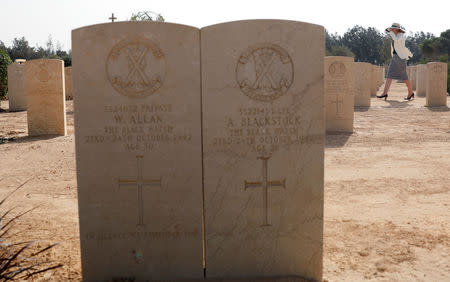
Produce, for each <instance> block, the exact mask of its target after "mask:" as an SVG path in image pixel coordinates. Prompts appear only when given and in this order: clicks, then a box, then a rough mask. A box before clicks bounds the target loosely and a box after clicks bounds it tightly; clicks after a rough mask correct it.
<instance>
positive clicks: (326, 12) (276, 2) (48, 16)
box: [0, 0, 450, 50]
mask: <svg viewBox="0 0 450 282" xmlns="http://www.w3.org/2000/svg"><path fill="white" fill-rule="evenodd" d="M145 10H150V11H154V12H157V13H160V14H162V15H163V16H164V18H165V19H166V21H167V22H173V23H180V24H186V25H191V26H195V27H204V26H208V25H212V24H216V23H221V22H227V21H234V20H243V19H285V20H296V21H302V22H309V23H314V24H319V25H322V26H324V27H325V28H326V29H327V30H328V31H330V32H332V33H334V32H337V33H339V34H343V33H344V32H345V31H346V30H347V29H348V28H351V27H353V26H354V25H356V24H358V25H361V26H363V27H369V26H372V27H375V28H377V29H379V30H384V29H385V28H386V27H388V26H390V24H391V23H393V22H399V23H400V24H401V25H403V26H404V27H405V28H406V29H407V30H408V31H424V32H431V33H434V34H435V35H436V36H439V34H440V33H441V32H442V31H444V30H446V29H449V28H450V17H449V15H448V13H449V12H448V11H449V10H450V1H449V0H420V1H419V0H395V1H393V0H390V1H387V0H377V1H365V0H308V1H300V0H297V1H295V0H271V1H268V0H259V1H254V0H247V1H246V0H221V1H216V0H184V1H182V0H159V1H150V0H122V1H118V0H0V40H1V41H3V42H4V43H5V44H6V45H7V46H10V45H11V43H12V40H13V38H15V37H22V36H25V38H26V39H27V40H28V41H29V43H30V45H31V46H35V45H36V44H39V45H41V46H45V42H46V41H47V39H48V36H49V35H51V36H52V38H53V40H54V42H55V43H56V42H57V41H59V42H60V43H61V44H62V46H63V50H69V49H71V39H70V38H71V30H72V29H75V28H79V27H82V26H86V25H92V24H98V23H104V22H108V21H109V20H108V18H109V17H110V16H111V13H114V15H115V16H116V17H117V18H118V19H117V21H126V20H128V19H129V18H130V17H131V14H132V13H133V12H138V11H145Z"/></svg>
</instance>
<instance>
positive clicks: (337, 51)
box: [326, 45, 355, 58]
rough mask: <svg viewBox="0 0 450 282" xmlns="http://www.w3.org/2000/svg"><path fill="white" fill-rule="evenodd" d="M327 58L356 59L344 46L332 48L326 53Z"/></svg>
mask: <svg viewBox="0 0 450 282" xmlns="http://www.w3.org/2000/svg"><path fill="white" fill-rule="evenodd" d="M326 54H327V56H344V57H353V58H354V57H355V54H353V52H352V51H350V49H348V48H347V47H345V46H343V45H334V46H331V48H330V50H329V51H327V52H326Z"/></svg>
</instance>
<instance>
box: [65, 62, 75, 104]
mask: <svg viewBox="0 0 450 282" xmlns="http://www.w3.org/2000/svg"><path fill="white" fill-rule="evenodd" d="M64 79H65V86H66V100H73V82H72V67H65V68H64Z"/></svg>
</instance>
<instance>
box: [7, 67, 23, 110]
mask: <svg viewBox="0 0 450 282" xmlns="http://www.w3.org/2000/svg"><path fill="white" fill-rule="evenodd" d="M25 85H26V84H25V60H15V62H14V63H12V64H10V65H9V66H8V100H9V111H10V112H18V111H26V110H27V92H26V88H25Z"/></svg>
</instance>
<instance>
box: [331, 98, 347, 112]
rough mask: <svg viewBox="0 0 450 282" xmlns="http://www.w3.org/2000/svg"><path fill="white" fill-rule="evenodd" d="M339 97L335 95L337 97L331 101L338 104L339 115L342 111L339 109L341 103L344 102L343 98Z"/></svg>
mask: <svg viewBox="0 0 450 282" xmlns="http://www.w3.org/2000/svg"><path fill="white" fill-rule="evenodd" d="M339 97H340V96H339V95H335V99H334V100H332V101H331V104H336V115H338V116H339V115H340V114H341V112H340V111H339V104H341V105H342V104H343V103H344V100H343V98H342V97H340V99H339Z"/></svg>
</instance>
